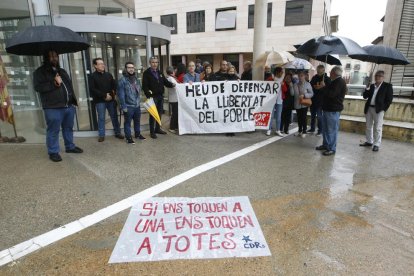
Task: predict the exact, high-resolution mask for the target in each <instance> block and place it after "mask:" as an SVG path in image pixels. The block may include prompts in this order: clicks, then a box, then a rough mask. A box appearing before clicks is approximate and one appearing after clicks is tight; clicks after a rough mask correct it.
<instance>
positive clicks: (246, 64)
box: [240, 61, 253, 81]
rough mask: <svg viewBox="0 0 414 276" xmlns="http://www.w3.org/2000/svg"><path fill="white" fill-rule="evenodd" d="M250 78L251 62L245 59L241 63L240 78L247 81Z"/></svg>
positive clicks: (251, 77)
mask: <svg viewBox="0 0 414 276" xmlns="http://www.w3.org/2000/svg"><path fill="white" fill-rule="evenodd" d="M252 79H253V74H252V63H251V62H250V61H245V62H244V63H243V73H242V74H241V78H240V80H245V81H249V80H252Z"/></svg>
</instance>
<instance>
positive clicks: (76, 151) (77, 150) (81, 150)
mask: <svg viewBox="0 0 414 276" xmlns="http://www.w3.org/2000/svg"><path fill="white" fill-rule="evenodd" d="M66 152H67V153H82V152H83V149H81V148H79V147H74V148H73V149H68V150H66Z"/></svg>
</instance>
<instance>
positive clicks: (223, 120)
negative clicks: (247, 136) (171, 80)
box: [177, 81, 280, 134]
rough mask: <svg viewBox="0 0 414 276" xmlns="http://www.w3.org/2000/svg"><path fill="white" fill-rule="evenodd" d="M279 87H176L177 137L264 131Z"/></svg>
mask: <svg viewBox="0 0 414 276" xmlns="http://www.w3.org/2000/svg"><path fill="white" fill-rule="evenodd" d="M277 91H280V89H279V83H277V82H270V81H227V82H204V83H200V82H199V83H193V84H191V85H190V84H178V85H177V95H178V120H179V132H180V134H195V133H229V132H248V131H254V130H255V129H268V128H269V124H270V121H271V120H270V119H271V111H272V110H273V107H274V105H275V103H276V96H277Z"/></svg>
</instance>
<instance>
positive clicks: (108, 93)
mask: <svg viewBox="0 0 414 276" xmlns="http://www.w3.org/2000/svg"><path fill="white" fill-rule="evenodd" d="M92 63H93V66H94V67H95V72H93V73H92V75H91V77H90V81H89V89H90V91H91V95H92V98H93V101H94V103H95V106H96V111H97V113H98V134H99V138H98V142H103V141H104V140H105V114H106V110H108V113H109V116H110V117H111V121H112V126H113V128H114V132H115V137H116V138H119V139H124V136H123V135H122V134H121V127H120V126H119V121H118V112H117V110H116V101H115V90H116V84H115V80H114V77H113V76H112V75H111V74H110V73H108V72H105V63H104V61H103V59H102V58H95V59H93V61H92Z"/></svg>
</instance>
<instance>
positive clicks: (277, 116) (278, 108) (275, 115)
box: [269, 104, 283, 130]
mask: <svg viewBox="0 0 414 276" xmlns="http://www.w3.org/2000/svg"><path fill="white" fill-rule="evenodd" d="M282 110H283V104H275V106H274V108H273V112H272V117H271V118H270V125H269V130H271V129H274V128H273V121H276V128H275V129H276V130H279V129H280V125H281V122H282Z"/></svg>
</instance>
